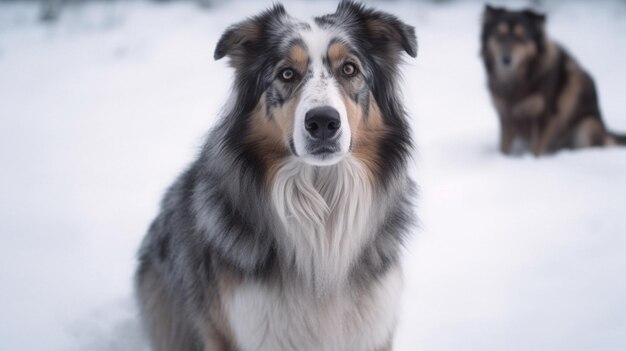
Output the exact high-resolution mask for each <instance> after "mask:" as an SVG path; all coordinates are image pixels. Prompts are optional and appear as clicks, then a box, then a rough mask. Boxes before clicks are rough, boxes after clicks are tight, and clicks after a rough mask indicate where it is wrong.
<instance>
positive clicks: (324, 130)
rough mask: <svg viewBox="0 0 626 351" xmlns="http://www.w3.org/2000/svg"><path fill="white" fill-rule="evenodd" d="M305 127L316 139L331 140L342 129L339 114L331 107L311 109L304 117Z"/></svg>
mask: <svg viewBox="0 0 626 351" xmlns="http://www.w3.org/2000/svg"><path fill="white" fill-rule="evenodd" d="M304 127H305V128H306V130H307V132H309V134H310V135H311V136H312V137H313V138H315V139H320V140H326V139H330V138H332V137H334V136H335V134H337V131H338V130H339V127H341V121H340V120H339V112H337V110H335V109H334V108H332V107H330V106H322V107H316V108H314V109H311V110H309V112H307V113H306V115H304Z"/></svg>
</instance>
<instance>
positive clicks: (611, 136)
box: [605, 132, 626, 146]
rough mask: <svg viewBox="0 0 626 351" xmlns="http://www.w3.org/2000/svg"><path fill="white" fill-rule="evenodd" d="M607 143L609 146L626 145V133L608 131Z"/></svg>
mask: <svg viewBox="0 0 626 351" xmlns="http://www.w3.org/2000/svg"><path fill="white" fill-rule="evenodd" d="M605 145H607V146H616V145H618V146H626V134H619V133H613V132H607V134H606V140H605Z"/></svg>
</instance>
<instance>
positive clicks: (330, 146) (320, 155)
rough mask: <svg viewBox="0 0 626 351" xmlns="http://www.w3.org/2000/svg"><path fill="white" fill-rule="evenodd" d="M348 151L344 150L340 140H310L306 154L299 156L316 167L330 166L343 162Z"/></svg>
mask: <svg viewBox="0 0 626 351" xmlns="http://www.w3.org/2000/svg"><path fill="white" fill-rule="evenodd" d="M348 151H349V150H343V148H342V147H341V145H340V143H339V141H338V140H323V141H322V140H309V141H308V143H307V145H306V153H305V154H304V155H297V156H299V157H301V158H302V159H303V160H304V161H305V162H307V163H310V164H312V165H315V166H328V165H333V164H335V163H337V162H339V161H341V159H343V157H344V156H345V155H346V154H347V153H348Z"/></svg>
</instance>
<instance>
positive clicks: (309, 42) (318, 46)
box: [281, 17, 348, 60]
mask: <svg viewBox="0 0 626 351" xmlns="http://www.w3.org/2000/svg"><path fill="white" fill-rule="evenodd" d="M321 18H325V17H315V18H313V19H311V20H310V21H301V20H297V19H295V18H290V19H289V21H286V22H284V24H285V25H286V26H289V28H290V30H289V35H284V34H283V36H282V39H281V40H282V42H283V49H284V50H285V51H286V52H287V51H288V50H289V48H290V47H292V46H294V45H302V46H304V48H305V49H306V51H307V53H308V55H309V57H310V59H311V60H317V59H319V58H322V59H323V58H324V57H325V56H326V55H327V51H328V48H329V46H330V45H331V44H332V43H333V42H336V41H342V42H347V41H348V36H347V34H346V32H345V30H344V29H343V28H341V27H340V26H338V25H336V24H335V23H334V22H328V21H321V20H320V19H321Z"/></svg>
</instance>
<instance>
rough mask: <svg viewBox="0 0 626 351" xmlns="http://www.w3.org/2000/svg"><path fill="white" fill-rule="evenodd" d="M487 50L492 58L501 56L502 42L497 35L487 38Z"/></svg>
mask: <svg viewBox="0 0 626 351" xmlns="http://www.w3.org/2000/svg"><path fill="white" fill-rule="evenodd" d="M487 52H488V55H489V56H491V58H492V59H496V58H497V57H499V56H500V44H499V43H498V39H497V38H496V37H495V36H493V35H492V36H490V37H489V40H487Z"/></svg>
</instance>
